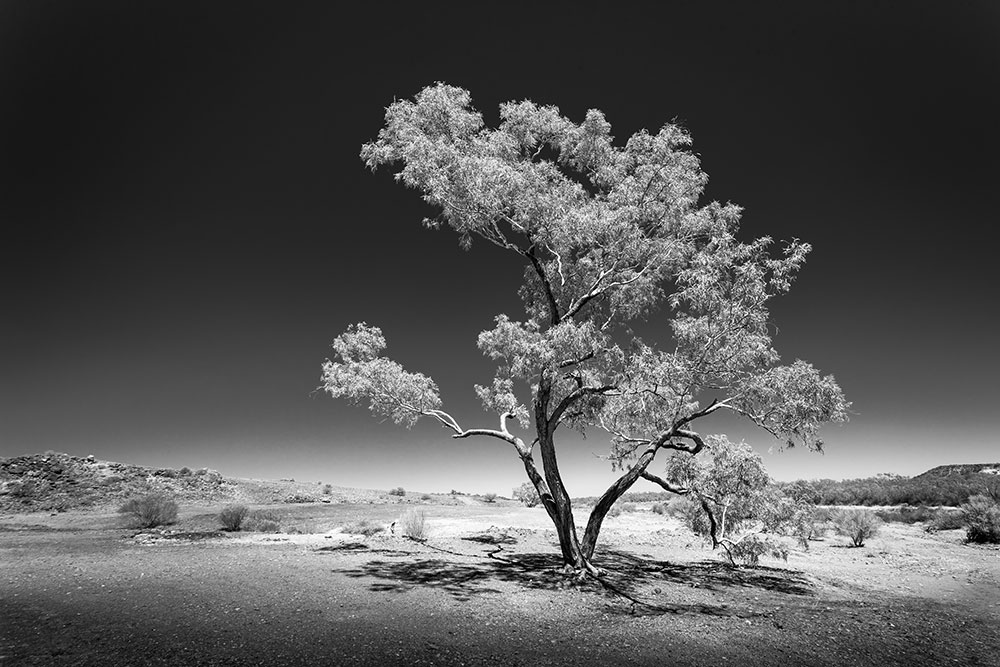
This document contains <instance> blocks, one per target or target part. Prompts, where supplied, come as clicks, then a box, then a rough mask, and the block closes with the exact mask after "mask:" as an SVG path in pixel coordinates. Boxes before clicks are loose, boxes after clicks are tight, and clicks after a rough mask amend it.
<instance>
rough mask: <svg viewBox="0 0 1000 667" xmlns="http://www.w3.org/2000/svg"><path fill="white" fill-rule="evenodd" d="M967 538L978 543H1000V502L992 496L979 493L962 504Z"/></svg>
mask: <svg viewBox="0 0 1000 667" xmlns="http://www.w3.org/2000/svg"><path fill="white" fill-rule="evenodd" d="M962 520H963V522H964V523H965V538H966V539H967V540H968V541H969V542H975V543H977V544H998V543H1000V504H998V503H997V501H995V500H993V499H992V498H991V497H989V496H986V495H982V494H978V495H975V496H972V497H971V498H969V502H967V503H965V504H964V505H962Z"/></svg>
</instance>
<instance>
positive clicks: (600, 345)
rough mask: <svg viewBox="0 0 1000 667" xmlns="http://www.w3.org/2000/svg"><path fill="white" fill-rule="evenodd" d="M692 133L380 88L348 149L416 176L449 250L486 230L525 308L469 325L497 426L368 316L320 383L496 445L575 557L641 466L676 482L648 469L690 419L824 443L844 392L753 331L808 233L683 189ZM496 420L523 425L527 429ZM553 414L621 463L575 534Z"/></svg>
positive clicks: (448, 90)
mask: <svg viewBox="0 0 1000 667" xmlns="http://www.w3.org/2000/svg"><path fill="white" fill-rule="evenodd" d="M690 146H691V137H690V136H689V135H688V133H687V132H686V131H685V130H684V129H682V128H680V127H678V126H677V125H673V124H667V125H664V126H663V127H662V128H661V129H660V130H659V131H658V132H656V133H650V132H647V131H645V130H643V131H640V132H637V133H636V134H634V135H633V136H632V137H630V138H629V139H628V140H627V141H626V142H625V144H624V145H617V144H616V142H615V139H614V137H613V136H612V134H611V126H610V124H609V123H608V122H607V120H606V119H605V117H604V115H603V114H602V113H601V112H600V111H597V110H590V111H588V112H587V114H586V116H585V118H584V119H583V121H582V122H581V123H574V122H573V121H571V120H569V119H568V118H566V117H564V116H562V115H561V114H560V112H559V110H558V108H556V107H554V106H542V105H538V104H535V103H533V102H530V101H523V102H511V103H507V104H503V105H501V106H500V120H499V124H498V125H497V127H495V128H490V127H487V126H486V124H485V122H484V120H483V117H482V115H481V114H480V113H479V112H478V111H476V110H475V109H474V108H473V107H472V103H471V98H470V95H469V93H468V92H467V91H465V90H463V89H461V88H456V87H453V86H449V85H446V84H441V83H439V84H436V85H432V86H429V87H427V88H425V89H424V90H422V91H421V92H420V93H419V94H418V95H417V96H416V97H415V98H414V99H413V100H401V101H396V102H394V103H393V104H392V105H390V106H389V107H388V109H387V110H386V114H385V125H384V127H383V128H382V130H381V131H380V132H379V135H378V137H377V139H375V140H374V141H372V142H370V143H368V144H365V146H364V147H363V148H362V151H361V157H362V159H363V161H364V163H365V164H366V165H367V166H368V167H370V168H371V169H373V170H374V169H377V168H379V167H383V166H391V167H393V168H394V169H395V170H396V171H395V177H396V180H397V181H399V182H400V183H402V184H403V185H405V186H407V187H410V188H413V189H415V190H417V191H418V192H420V194H421V195H422V196H423V199H424V201H426V202H427V203H429V204H430V205H432V206H433V207H434V208H435V209H436V210H437V211H438V214H437V215H436V216H435V217H433V218H428V219H425V220H424V224H425V225H427V226H429V227H434V228H437V227H442V226H448V227H451V228H452V229H453V230H454V231H455V232H456V233H457V234H458V237H459V242H460V244H461V246H462V247H463V248H465V249H470V248H471V247H472V246H473V244H474V242H476V241H485V242H488V243H492V244H494V245H496V246H498V247H500V248H502V249H503V250H505V251H508V252H509V253H510V254H511V256H512V259H514V260H516V261H519V262H521V263H523V264H524V267H525V268H524V278H523V281H522V283H521V285H520V289H519V294H520V297H521V299H522V301H523V304H524V313H523V315H522V316H520V317H512V316H510V315H508V314H499V315H498V316H497V317H496V320H495V322H494V325H493V327H492V328H490V329H487V330H485V331H483V332H482V333H481V334H480V335H479V339H478V345H479V349H480V350H481V351H482V353H483V354H484V355H485V356H486V357H488V358H489V359H491V360H493V361H495V362H496V372H495V374H494V376H493V378H492V379H491V380H490V381H488V382H485V383H484V384H482V385H476V387H475V392H476V394H477V395H478V397H479V398H480V399H481V401H482V403H483V406H484V408H485V409H486V410H487V411H488V412H491V413H495V414H496V415H498V416H499V426H498V427H497V428H473V429H465V428H463V427H461V426H460V425H459V423H458V421H457V420H456V418H455V417H454V416H452V415H451V414H449V413H448V412H445V411H444V410H442V405H441V399H440V397H439V395H438V390H437V386H436V385H435V383H434V382H433V380H431V379H430V378H429V377H427V376H424V375H422V374H420V373H414V372H409V371H406V370H404V369H403V368H402V367H401V366H400V365H399V364H397V363H395V362H393V361H391V360H390V359H388V358H387V357H385V356H383V353H384V350H385V347H386V341H385V339H384V337H383V335H382V332H381V331H380V330H379V329H378V328H377V327H374V326H369V325H367V324H365V323H361V324H357V325H352V326H351V327H350V328H349V329H348V330H347V331H346V332H345V333H343V334H342V335H341V336H339V337H338V338H337V339H336V340H335V342H334V345H333V347H334V351H335V359H334V360H328V361H327V362H326V363H325V364H324V366H323V387H324V388H325V390H326V391H328V392H329V393H330V394H331V395H332V396H342V397H346V398H349V399H353V400H358V401H367V402H368V403H369V407H370V408H371V410H372V411H373V412H375V413H377V414H379V415H382V416H385V417H389V418H391V419H393V420H395V421H396V422H398V423H401V424H404V425H407V426H410V425H412V424H413V423H415V422H416V421H417V420H418V419H419V418H421V417H432V418H434V419H437V420H438V421H439V422H440V423H441V424H442V425H444V426H445V427H447V428H449V429H451V430H452V431H454V436H453V437H459V438H463V437H469V436H486V437H493V438H497V439H500V440H503V441H505V442H507V443H509V444H511V445H513V446H514V448H515V450H516V451H517V453H518V455H519V456H520V458H521V460H522V462H523V463H524V465H525V469H526V472H527V473H528V477H529V479H530V480H531V482H532V484H534V486H535V487H536V489H537V490H538V492H539V495H540V497H541V498H542V504H543V505H544V506H545V508H546V510H547V511H548V512H549V515H550V516H551V517H552V519H553V522H554V523H555V525H556V527H557V529H558V532H559V536H560V543H561V545H562V549H563V555H564V557H565V559H566V561H567V563H568V564H569V565H572V566H574V567H576V568H589V567H590V563H589V561H590V558H591V557H592V555H593V548H594V544H595V542H596V539H597V534H598V532H599V531H600V526H601V522H602V521H603V519H604V516H605V515H606V513H607V511H608V509H610V507H611V505H612V504H613V503H614V502H615V501H616V500H617V499H618V498H619V497H620V496H621V495H622V494H623V493H624V492H625V491H627V490H628V489H629V488H630V487H631V486H632V484H634V483H635V481H636V480H637V479H638V478H639V477H645V478H646V479H648V480H650V481H653V482H655V483H657V484H659V485H660V486H661V487H663V488H666V489H668V490H672V491H675V492H680V493H683V492H685V489H684V488H683V486H682V485H681V484H679V483H678V482H677V481H676V480H671V479H669V476H667V477H666V478H663V477H659V476H657V475H654V474H653V473H651V472H649V471H648V470H647V468H648V467H649V465H650V463H651V462H652V461H653V459H654V457H655V456H656V454H657V452H659V451H660V450H663V449H667V450H674V451H677V452H681V453H683V454H687V455H695V454H697V453H698V452H700V451H701V450H702V449H704V448H705V447H706V440H705V438H704V436H703V435H702V434H701V433H700V432H698V431H697V430H695V428H694V426H695V422H696V421H697V420H698V419H700V418H702V417H705V416H707V415H709V414H711V413H714V412H716V411H719V410H728V411H731V412H733V413H736V414H738V415H741V416H742V417H744V418H746V419H748V420H749V421H751V422H752V423H754V424H756V425H757V426H759V427H761V428H762V429H764V430H766V431H768V432H769V433H771V434H772V435H773V436H774V437H775V438H779V439H780V441H781V442H782V444H787V445H789V446H791V445H795V444H802V445H805V446H807V447H809V448H812V449H819V448H821V447H822V441H821V440H820V438H819V436H818V429H819V427H820V426H821V425H822V424H824V423H827V422H839V421H844V420H845V419H846V416H847V409H848V403H847V402H846V401H845V399H844V396H843V394H842V392H841V390H840V388H839V387H838V385H837V383H836V381H835V380H834V378H833V377H832V376H829V375H826V376H824V375H822V374H821V373H820V372H819V371H818V370H817V369H815V368H814V367H813V366H811V365H810V364H808V363H806V362H804V361H795V362H793V363H791V364H786V365H782V364H780V360H779V356H778V353H777V351H776V350H775V349H774V347H773V345H772V339H771V335H770V331H769V325H770V322H769V312H768V302H769V301H770V299H771V298H773V297H774V296H776V295H779V294H781V293H784V292H786V291H787V290H788V289H789V288H790V287H791V284H792V281H793V279H794V277H795V274H796V273H797V271H798V270H799V269H800V268H801V266H802V264H803V262H804V261H805V258H806V255H807V254H808V253H809V251H810V246H809V245H808V244H806V243H802V242H800V241H791V242H789V243H787V244H786V245H784V247H782V248H780V249H779V250H778V251H777V252H774V251H773V246H774V243H773V242H772V240H771V239H770V238H768V237H762V238H758V239H753V240H748V241H745V240H740V238H738V237H739V232H740V229H739V227H740V216H741V210H740V208H739V207H738V206H736V205H734V204H728V203H727V204H722V203H719V202H714V201H713V202H708V203H704V204H702V203H700V199H701V197H702V194H703V191H704V188H705V185H706V183H707V176H706V175H705V173H704V172H703V171H702V170H701V167H700V163H699V160H698V158H697V156H695V154H694V153H692V152H691V150H690ZM638 321H650V322H652V323H653V324H654V326H655V332H656V333H655V339H651V340H644V339H641V338H639V337H637V336H636V335H635V333H634V331H633V326H634V325H635V324H636V323H637V322H638ZM509 419H516V420H517V421H518V422H519V423H520V425H521V426H522V427H524V428H529V427H532V428H533V430H534V437H533V438H532V439H531V440H530V442H525V440H524V439H522V438H519V437H517V436H515V435H513V434H512V433H511V432H510V431H509V429H508V427H507V421H508V420H509ZM563 426H566V427H570V428H573V429H576V430H578V431H581V432H586V431H588V430H594V429H597V430H600V431H602V432H604V433H605V434H606V435H607V437H608V439H609V442H610V451H609V456H610V458H611V459H612V462H613V464H614V466H615V468H616V469H617V470H619V471H620V472H621V475H620V476H619V477H618V478H617V479H616V480H615V482H614V483H613V484H612V485H611V486H610V488H609V489H608V491H607V492H606V493H605V494H604V496H602V498H601V499H600V500H599V501H598V503H597V505H596V507H595V508H594V511H593V513H592V515H591V519H590V521H589V523H588V527H587V530H586V533H585V535H584V539H583V541H582V542H580V541H579V540H578V538H577V532H576V527H575V525H574V524H573V518H572V514H571V511H570V500H569V497H568V495H567V494H566V491H565V488H564V486H563V483H562V478H561V474H560V472H559V467H558V463H557V460H556V456H555V446H556V445H555V434H556V432H557V431H558V429H559V428H561V427H563ZM536 449H537V450H538V451H539V452H540V454H541V458H542V472H541V473H539V471H538V470H537V468H536V466H535V464H534V461H533V452H534V451H535V450H536Z"/></svg>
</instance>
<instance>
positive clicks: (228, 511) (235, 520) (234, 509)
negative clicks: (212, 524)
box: [219, 505, 250, 532]
mask: <svg viewBox="0 0 1000 667" xmlns="http://www.w3.org/2000/svg"><path fill="white" fill-rule="evenodd" d="M249 515H250V510H249V508H247V506H246V505H227V506H225V507H223V508H222V511H221V512H219V521H220V522H221V523H222V527H223V528H224V529H225V530H229V531H233V532H236V531H238V530H239V529H240V527H241V526H242V525H243V522H244V521H245V520H246V518H247V517H248V516H249Z"/></svg>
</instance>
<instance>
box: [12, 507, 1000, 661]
mask: <svg viewBox="0 0 1000 667" xmlns="http://www.w3.org/2000/svg"><path fill="white" fill-rule="evenodd" d="M426 510H427V512H428V517H429V522H428V524H429V539H428V540H427V541H426V542H424V543H418V542H413V541H411V540H408V539H405V538H402V537H400V536H397V535H391V534H384V535H376V536H373V537H370V538H362V537H359V536H352V535H345V534H343V533H342V532H340V531H339V530H336V529H334V525H337V524H341V523H343V522H346V521H347V520H350V519H356V518H357V517H370V518H373V519H375V520H380V521H385V522H387V523H388V522H389V521H391V520H392V519H393V518H394V514H398V512H399V511H400V508H399V507H396V506H377V505H375V506H314V507H300V508H295V510H294V511H295V512H298V515H296V516H295V517H290V520H295V521H297V522H299V523H300V524H302V525H303V526H305V529H306V530H308V531H309V534H293V535H288V534H277V535H263V534H254V535H244V534H222V533H217V532H210V531H212V530H213V529H214V525H213V522H212V519H211V513H210V512H208V511H207V510H206V511H204V512H202V513H198V512H196V511H190V512H188V513H186V515H184V516H182V521H181V523H180V524H179V525H178V526H175V527H174V528H175V529H176V530H178V531H180V532H178V533H177V534H174V535H159V534H155V535H152V536H150V535H139V536H138V537H137V536H136V535H135V533H136V531H134V530H128V529H124V528H122V527H120V524H119V520H118V518H117V517H115V516H114V515H105V514H100V513H82V512H81V513H65V514H60V515H57V516H54V517H50V516H49V515H21V516H7V517H0V665H2V666H3V667H8V666H9V665H102V666H104V665H490V666H491V667H492V666H505V665H526V666H527V665H588V664H599V665H662V664H669V665H672V666H684V665H713V666H715V667H718V666H719V665H726V664H730V665H761V666H763V665H782V666H783V667H788V666H790V665H831V666H833V665H836V666H839V667H842V666H844V665H935V666H936V665H962V666H969V665H1000V551H998V550H997V549H995V548H985V547H975V546H968V545H963V544H961V539H960V534H959V533H958V532H952V533H945V534H937V535H928V534H926V533H924V532H922V530H921V529H920V526H919V525H916V526H903V525H895V524H892V525H889V526H887V527H885V528H883V532H882V534H881V536H880V537H877V538H874V539H872V540H871V541H870V542H869V544H868V545H867V546H866V547H864V548H861V549H854V548H847V547H846V540H844V539H843V538H836V537H830V538H827V539H826V540H824V541H822V542H816V543H813V546H812V547H811V549H810V550H809V551H808V552H804V551H794V552H793V553H792V555H791V557H790V559H789V561H788V562H787V563H784V562H781V561H767V562H766V563H765V567H761V568H759V569H755V570H747V569H740V570H733V569H731V568H728V567H726V566H724V565H723V564H722V562H721V560H720V559H719V558H718V556H717V555H715V554H713V553H712V552H711V551H709V550H707V549H705V548H704V547H703V546H702V545H701V544H700V542H699V541H698V540H697V539H696V538H694V537H693V536H692V535H691V534H690V533H688V532H687V531H685V530H684V529H682V528H680V527H679V526H678V525H677V524H676V523H674V522H672V521H671V520H669V519H666V518H664V517H660V516H657V515H654V514H652V513H649V512H642V511H640V512H635V513H631V514H624V515H622V516H621V517H619V518H616V519H612V520H610V521H609V523H608V525H607V528H606V532H605V534H604V536H603V539H604V548H603V552H602V554H601V564H602V565H603V566H604V567H606V568H607V569H608V570H609V574H608V576H607V579H608V582H609V584H610V585H611V586H613V587H614V588H615V589H617V590H618V591H620V592H624V593H626V594H627V595H629V596H631V597H632V598H634V599H635V600H638V601H639V603H638V604H636V603H635V602H633V601H632V600H630V599H628V598H626V597H622V596H621V595H619V594H618V593H616V592H612V591H611V590H609V589H608V588H606V587H603V586H601V585H599V584H597V583H595V582H590V583H587V584H585V585H582V586H576V585H572V584H570V583H567V581H566V580H565V579H564V578H563V577H561V576H559V575H558V574H557V570H558V565H559V563H558V559H557V558H556V554H557V549H556V548H555V540H554V535H553V533H552V532H551V531H550V530H549V529H548V528H547V524H546V521H547V519H546V517H545V515H544V512H543V511H542V510H540V509H531V510H529V509H519V508H515V507H512V506H511V507H484V506H479V507H473V506H470V507H434V506H432V507H428V508H426ZM287 511H292V510H287Z"/></svg>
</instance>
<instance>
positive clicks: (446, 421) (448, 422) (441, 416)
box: [419, 410, 524, 451]
mask: <svg viewBox="0 0 1000 667" xmlns="http://www.w3.org/2000/svg"><path fill="white" fill-rule="evenodd" d="M419 412H420V414H422V415H427V416H428V417H434V418H435V419H437V420H438V421H439V422H441V424H442V425H443V426H445V427H446V428H449V429H451V430H452V431H454V432H455V435H453V436H451V437H453V438H456V439H457V438H469V437H472V436H475V435H482V436H487V437H490V438H498V439H500V440H503V441H504V442H507V443H510V444H512V445H514V446H515V447H517V448H518V450H519V451H520V450H522V449H524V443H523V442H521V441H520V439H519V438H517V437H515V436H514V435H512V434H511V432H510V431H508V430H507V420H508V419H510V418H512V417H514V414H513V413H511V412H507V413H504V414H502V415H500V428H499V430H497V429H490V428H470V429H463V428H462V427H461V426H459V425H458V422H457V421H455V418H454V417H452V416H451V415H449V414H448V413H447V412H445V411H443V410H421V411H419Z"/></svg>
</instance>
